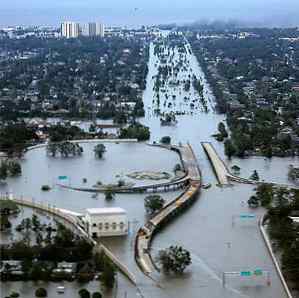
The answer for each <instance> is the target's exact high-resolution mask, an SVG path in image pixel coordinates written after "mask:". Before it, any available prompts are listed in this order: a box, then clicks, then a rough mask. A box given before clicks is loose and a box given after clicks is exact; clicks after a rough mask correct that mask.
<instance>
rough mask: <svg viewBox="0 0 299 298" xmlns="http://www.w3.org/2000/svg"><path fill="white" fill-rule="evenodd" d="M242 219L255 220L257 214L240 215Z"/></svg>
mask: <svg viewBox="0 0 299 298" xmlns="http://www.w3.org/2000/svg"><path fill="white" fill-rule="evenodd" d="M240 218H244V219H245V218H255V214H240Z"/></svg>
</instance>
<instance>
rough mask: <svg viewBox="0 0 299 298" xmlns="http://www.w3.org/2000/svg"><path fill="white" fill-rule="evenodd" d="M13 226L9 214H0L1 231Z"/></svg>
mask: <svg viewBox="0 0 299 298" xmlns="http://www.w3.org/2000/svg"><path fill="white" fill-rule="evenodd" d="M10 228H11V222H10V221H9V218H8V215H2V214H1V215H0V231H5V230H7V229H10Z"/></svg>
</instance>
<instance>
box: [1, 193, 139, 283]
mask: <svg viewBox="0 0 299 298" xmlns="http://www.w3.org/2000/svg"><path fill="white" fill-rule="evenodd" d="M0 199H5V200H11V201H13V202H15V203H16V204H18V205H21V206H24V207H29V208H33V209H37V210H40V211H42V212H45V213H48V214H51V215H53V216H56V217H58V218H60V219H62V220H64V221H66V222H67V223H69V224H70V225H71V226H73V228H75V229H76V230H77V232H78V233H79V234H80V235H81V236H82V237H83V238H84V239H85V240H87V241H88V242H89V243H91V244H92V245H93V246H94V247H95V248H96V249H99V250H102V251H103V252H104V253H105V255H106V256H107V257H108V258H109V259H110V260H111V261H112V262H113V264H115V266H116V267H117V268H118V269H119V271H121V272H122V273H123V274H124V275H125V276H127V278H128V279H129V280H130V281H131V282H132V283H133V284H134V285H135V286H136V285H137V283H136V279H135V277H134V275H133V274H132V273H131V272H130V270H129V269H128V268H127V267H126V266H125V265H124V264H123V263H122V262H121V261H120V260H118V258H117V257H116V256H115V255H114V254H113V253H112V251H110V250H109V249H108V248H107V247H106V246H104V245H103V244H101V243H97V242H96V241H95V240H94V239H92V238H91V237H90V236H89V235H88V233H87V232H86V231H85V230H84V229H83V228H82V227H81V226H80V225H79V221H78V219H77V218H76V217H74V216H71V215H69V214H67V213H64V212H62V211H60V210H59V208H56V207H51V206H50V205H43V204H41V203H38V202H35V201H29V200H24V199H23V198H21V199H16V198H8V197H5V198H4V197H2V198H0Z"/></svg>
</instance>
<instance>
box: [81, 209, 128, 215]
mask: <svg viewBox="0 0 299 298" xmlns="http://www.w3.org/2000/svg"><path fill="white" fill-rule="evenodd" d="M86 213H89V214H94V215H96V214H126V210H124V209H122V208H119V207H113V208H89V209H86Z"/></svg>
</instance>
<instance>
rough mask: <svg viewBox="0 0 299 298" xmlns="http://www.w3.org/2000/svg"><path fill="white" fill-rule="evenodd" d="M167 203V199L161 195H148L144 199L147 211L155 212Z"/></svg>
mask: <svg viewBox="0 0 299 298" xmlns="http://www.w3.org/2000/svg"><path fill="white" fill-rule="evenodd" d="M164 203H165V200H164V199H163V198H162V197H161V196H159V195H152V196H147V197H146V198H145V199H144V207H145V210H146V212H147V213H149V214H153V213H155V212H157V211H158V210H160V209H161V208H162V207H163V205H164Z"/></svg>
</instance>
